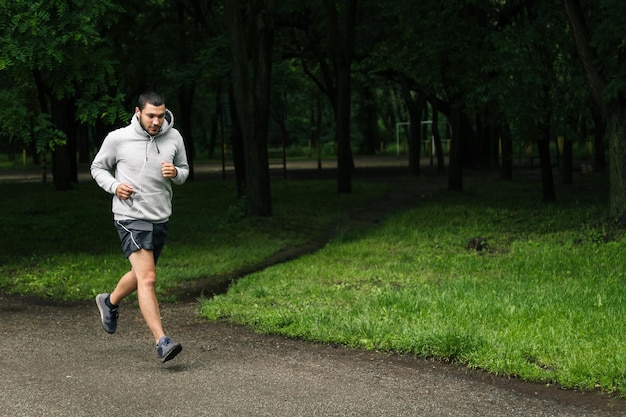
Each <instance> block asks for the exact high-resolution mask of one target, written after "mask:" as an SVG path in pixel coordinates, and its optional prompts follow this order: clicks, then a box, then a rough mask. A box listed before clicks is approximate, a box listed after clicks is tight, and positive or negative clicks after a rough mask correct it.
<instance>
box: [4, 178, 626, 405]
mask: <svg viewBox="0 0 626 417" xmlns="http://www.w3.org/2000/svg"><path fill="white" fill-rule="evenodd" d="M420 181H424V182H425V183H426V182H428V178H426V179H424V178H423V179H421V180H420ZM576 182H577V183H576V185H575V186H560V187H559V189H558V191H557V195H558V198H559V202H558V203H556V204H550V205H546V204H541V203H539V202H538V201H539V200H540V184H539V182H538V181H537V180H533V181H523V180H518V181H515V182H513V183H501V182H497V181H493V180H490V181H484V182H479V181H477V182H474V183H473V184H470V185H466V191H465V192H463V193H448V192H445V191H442V192H434V193H430V194H421V195H420V196H419V197H417V196H416V198H415V204H414V205H413V206H412V207H411V208H408V209H406V210H402V211H400V212H397V213H395V214H393V215H391V216H390V217H388V218H386V219H385V220H384V221H383V222H382V223H380V224H379V225H377V227H375V228H368V229H364V230H352V229H349V230H345V231H344V232H340V233H338V234H337V235H336V237H335V238H334V239H333V240H332V241H331V242H330V243H329V244H327V245H326V246H325V247H324V248H323V249H321V250H320V251H318V252H315V253H313V254H309V255H305V256H303V257H301V258H299V259H297V260H294V261H290V262H287V263H283V264H280V265H276V266H273V267H270V268H267V269H265V270H263V271H261V272H258V273H254V274H251V275H249V276H247V277H245V278H242V279H240V280H238V281H237V282H236V283H234V284H233V285H232V286H231V287H230V289H229V291H228V292H227V293H225V294H222V295H218V296H215V297H205V298H202V299H201V300H200V304H199V314H201V315H202V316H204V317H206V318H207V319H208V320H228V321H232V322H235V323H240V324H244V325H247V326H250V327H252V328H254V329H255V330H256V331H258V332H263V333H277V334H283V335H287V336H290V337H297V338H302V339H306V340H312V341H321V342H327V343H338V344H346V345H349V346H353V347H358V348H363V349H375V350H382V351H394V352H399V353H404V354H410V355H418V356H423V357H432V358H437V359H440V360H446V361H456V362H459V363H463V364H465V365H467V366H469V367H473V368H479V369H484V370H487V371H489V372H493V373H495V374H499V375H509V376H515V377H520V378H522V379H525V380H529V381H530V380H532V381H542V382H545V383H546V384H559V385H561V386H563V387H566V388H572V389H580V390H593V389H601V390H603V391H606V392H612V393H619V394H620V395H624V394H625V393H626V350H625V349H624V347H625V346H624V342H623V340H624V337H623V335H624V334H626V321H624V320H623V317H624V316H625V315H626V289H625V288H624V287H625V285H624V284H625V283H626V272H625V270H624V267H623V266H622V265H621V262H623V259H624V255H625V254H626V240H625V239H624V236H623V230H622V229H621V228H619V227H617V226H616V225H614V224H611V223H610V222H607V221H606V219H605V214H604V213H605V207H606V195H605V189H606V187H605V186H603V184H604V183H605V182H606V181H605V180H604V179H602V178H599V177H584V178H576ZM468 183H469V182H468ZM387 187H388V186H385V185H383V184H382V183H374V182H365V181H355V184H354V186H353V193H352V194H351V195H338V194H337V193H336V183H335V181H313V180H310V181H292V180H290V181H282V180H281V181H275V182H274V183H273V184H272V191H273V203H274V216H272V217H271V218H262V219H259V218H249V217H245V216H242V213H243V211H242V209H241V205H240V202H238V201H237V198H236V197H235V191H234V189H233V187H232V185H231V184H230V183H225V182H222V181H203V182H197V183H189V184H185V185H184V186H182V187H176V188H175V201H174V210H175V213H174V216H173V218H172V224H171V231H170V239H169V242H168V245H167V246H166V248H165V251H164V253H163V256H162V258H161V261H160V262H161V263H160V269H159V280H160V281H159V282H160V283H159V288H158V291H159V294H160V296H161V297H166V296H167V295H168V294H171V293H172V292H173V290H175V289H176V288H178V287H180V286H182V285H185V284H186V283H192V282H195V281H197V280H199V279H205V278H206V277H216V279H220V277H223V276H225V275H228V274H229V273H231V272H232V271H234V270H237V269H241V268H245V267H246V266H248V265H253V264H255V263H258V262H260V261H262V260H263V259H265V258H267V257H268V256H270V255H272V254H273V253H276V252H277V251H279V250H281V249H284V248H289V247H293V246H297V245H301V244H304V243H306V242H307V241H310V240H313V239H316V238H318V237H319V236H322V235H325V234H326V233H327V231H328V230H329V229H334V228H337V225H338V224H340V223H341V222H340V221H341V219H343V218H345V216H346V214H347V213H349V212H350V211H353V210H355V209H357V208H363V207H368V206H369V205H370V203H371V201H372V200H373V199H376V198H380V197H381V196H382V195H383V194H384V193H385V191H386V190H387ZM0 192H2V195H3V196H5V198H3V203H2V205H0V213H2V215H3V220H4V221H3V225H2V235H3V239H2V240H0V292H2V293H5V294H8V293H10V294H24V295H32V296H37V297H49V298H55V299H59V300H86V299H90V298H91V297H93V296H94V295H95V294H96V293H98V292H102V291H105V290H110V289H111V288H112V286H113V285H114V284H115V282H116V281H117V279H118V277H119V276H120V275H121V274H122V273H123V272H125V270H126V268H127V263H126V261H125V260H124V259H123V256H122V254H121V252H120V249H119V244H118V241H117V236H116V233H115V231H114V229H113V226H112V220H111V213H110V212H109V211H110V208H109V205H110V198H109V196H108V195H107V194H105V193H104V192H102V191H101V190H99V189H97V187H96V186H95V185H94V184H92V183H87V184H81V186H80V188H79V189H77V190H74V191H70V192H65V193H57V192H54V191H52V190H51V189H50V186H46V185H41V184H0ZM339 229H340V230H341V227H339ZM474 237H481V238H482V240H483V241H485V242H486V248H485V249H483V250H481V251H476V250H474V249H467V248H466V242H467V241H468V240H469V239H471V238H474Z"/></svg>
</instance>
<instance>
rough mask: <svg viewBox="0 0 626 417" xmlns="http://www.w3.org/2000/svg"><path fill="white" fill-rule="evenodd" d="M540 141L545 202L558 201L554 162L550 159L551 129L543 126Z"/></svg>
mask: <svg viewBox="0 0 626 417" xmlns="http://www.w3.org/2000/svg"><path fill="white" fill-rule="evenodd" d="M540 135H541V137H540V139H539V140H538V141H537V148H538V150H539V163H540V166H541V186H542V192H543V201H544V202H553V201H556V192H555V189H554V176H553V174H552V160H551V159H550V129H549V128H548V127H547V126H542V127H541V131H540Z"/></svg>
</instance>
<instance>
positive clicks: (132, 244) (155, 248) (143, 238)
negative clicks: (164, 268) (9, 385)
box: [114, 220, 169, 265]
mask: <svg viewBox="0 0 626 417" xmlns="http://www.w3.org/2000/svg"><path fill="white" fill-rule="evenodd" d="M114 223H115V228H116V229H117V234H118V235H119V237H120V243H121V246H122V251H124V255H126V257H127V258H128V257H129V256H130V255H131V254H132V253H133V252H135V251H138V250H139V249H146V250H150V251H152V253H153V255H154V264H155V265H156V263H157V260H158V259H159V256H160V255H161V251H162V250H163V246H165V238H166V237H167V230H168V228H169V222H165V223H150V222H146V221H143V220H115V222H114Z"/></svg>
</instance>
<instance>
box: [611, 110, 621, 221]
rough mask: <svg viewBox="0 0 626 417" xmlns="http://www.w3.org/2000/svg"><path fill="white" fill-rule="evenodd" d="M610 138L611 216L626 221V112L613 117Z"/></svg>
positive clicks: (616, 113) (615, 114) (617, 113)
mask: <svg viewBox="0 0 626 417" xmlns="http://www.w3.org/2000/svg"><path fill="white" fill-rule="evenodd" d="M607 130H608V132H607V133H608V138H609V168H610V169H609V182H610V184H609V215H610V216H611V218H612V219H614V220H617V221H619V222H620V223H624V222H625V221H626V218H625V215H626V175H625V174H624V173H626V146H625V144H624V137H626V111H620V112H617V111H616V112H615V113H613V114H612V115H611V118H610V119H609V123H608V126H607Z"/></svg>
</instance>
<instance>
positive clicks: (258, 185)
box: [224, 0, 274, 216]
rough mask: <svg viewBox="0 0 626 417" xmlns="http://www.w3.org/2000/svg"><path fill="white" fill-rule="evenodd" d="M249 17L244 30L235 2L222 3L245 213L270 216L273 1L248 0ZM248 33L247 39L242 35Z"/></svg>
mask: <svg viewBox="0 0 626 417" xmlns="http://www.w3.org/2000/svg"><path fill="white" fill-rule="evenodd" d="M249 6H250V7H249V12H250V13H251V18H250V19H249V20H248V21H247V26H246V29H244V20H243V15H242V10H241V9H240V7H239V2H237V1H228V2H225V3H224V10H225V14H226V16H227V20H228V24H229V36H230V41H231V48H232V55H233V91H234V99H235V107H236V110H237V116H238V119H239V127H240V128H241V136H242V138H243V144H244V157H245V165H246V184H245V185H246V196H247V197H248V212H249V214H252V215H257V216H271V214H272V202H271V193H270V182H269V165H268V157H267V134H268V123H269V93H270V77H271V66H272V57H271V52H272V44H273V34H274V21H273V19H274V1H273V0H267V1H263V0H250V1H249ZM245 33H249V34H250V39H248V38H247V37H246V36H245ZM248 42H249V44H250V45H253V46H252V54H251V55H252V59H253V69H252V73H253V80H252V85H253V86H254V88H250V85H251V83H250V82H249V80H248V57H249V54H248V50H247V45H248Z"/></svg>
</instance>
